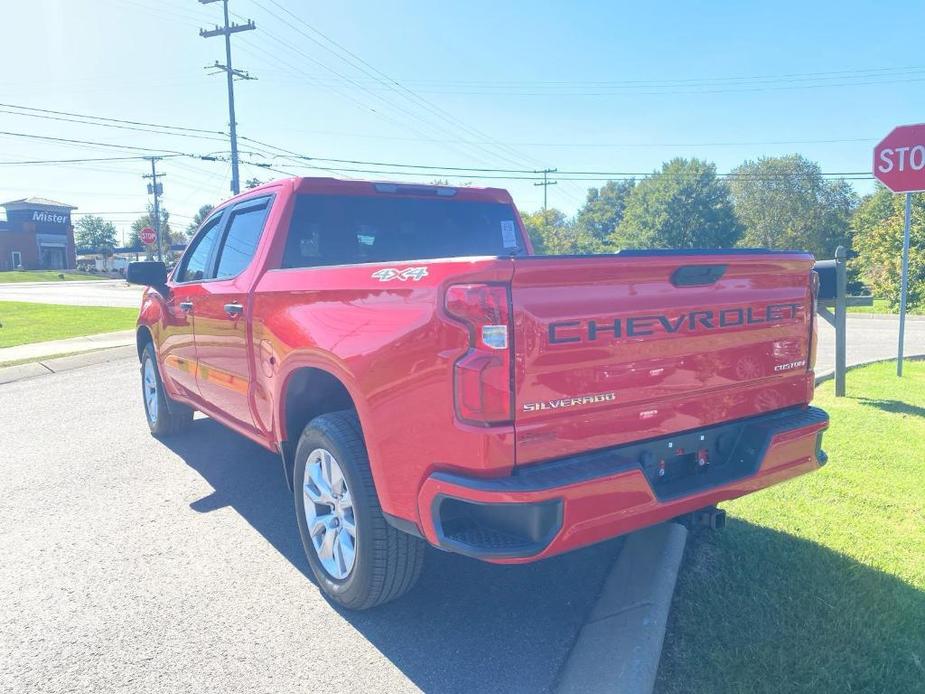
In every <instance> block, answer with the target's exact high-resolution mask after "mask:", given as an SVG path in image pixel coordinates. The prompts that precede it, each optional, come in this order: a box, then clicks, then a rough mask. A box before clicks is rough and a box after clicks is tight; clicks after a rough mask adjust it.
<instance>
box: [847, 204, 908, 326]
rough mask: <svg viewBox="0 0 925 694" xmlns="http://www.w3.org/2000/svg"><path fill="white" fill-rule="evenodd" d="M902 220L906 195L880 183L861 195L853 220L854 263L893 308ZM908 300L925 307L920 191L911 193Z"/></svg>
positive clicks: (899, 266) (896, 300)
mask: <svg viewBox="0 0 925 694" xmlns="http://www.w3.org/2000/svg"><path fill="white" fill-rule="evenodd" d="M904 222H905V196H903V195H894V194H893V193H891V192H890V191H889V190H887V189H886V188H884V187H882V186H879V187H878V189H877V190H876V191H875V192H874V193H872V194H871V195H868V196H867V197H866V198H864V200H863V202H862V203H861V205H860V206H859V207H858V209H857V212H856V213H855V215H854V218H853V219H852V230H853V231H854V239H853V240H854V247H855V250H857V251H858V257H857V258H856V260H855V261H854V262H855V263H856V264H857V265H858V267H859V269H860V271H861V276H862V277H863V278H864V281H865V282H866V283H867V285H868V286H869V287H870V288H871V290H872V291H873V293H874V295H875V296H878V297H882V298H885V299H887V300H888V301H889V302H890V306H892V307H894V308H895V307H897V306H899V293H900V276H901V273H902V248H903V225H904ZM908 302H909V307H910V308H915V307H917V306H925V195H923V194H921V193H916V194H915V195H913V196H912V226H911V228H910V238H909V294H908Z"/></svg>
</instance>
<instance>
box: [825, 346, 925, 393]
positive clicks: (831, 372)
mask: <svg viewBox="0 0 925 694" xmlns="http://www.w3.org/2000/svg"><path fill="white" fill-rule="evenodd" d="M923 359H925V353H920V354H907V355H904V356H903V360H904V361H922V360H923ZM887 361H896V357H886V358H885V359H869V360H868V361H859V362H858V363H857V364H849V365H848V366H847V367H846V368H845V371H853V370H854V369H860V368H861V367H862V366H870V365H871V364H882V363H884V362H887ZM833 378H835V369H828V370H826V371H823V372H822V373H820V374H816V385H817V386H818V385H819V384H820V383H825V382H826V381H831V380H832V379H833Z"/></svg>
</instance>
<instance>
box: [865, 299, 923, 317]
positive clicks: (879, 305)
mask: <svg viewBox="0 0 925 694" xmlns="http://www.w3.org/2000/svg"><path fill="white" fill-rule="evenodd" d="M848 313H896V314H898V313H899V308H898V307H897V308H890V302H889V301H887V300H886V299H874V305H873V306H849V307H848ZM908 313H909V315H912V316H925V306H919V307H917V308H909V309H908Z"/></svg>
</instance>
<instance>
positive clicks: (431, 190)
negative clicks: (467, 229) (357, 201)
mask: <svg viewBox="0 0 925 694" xmlns="http://www.w3.org/2000/svg"><path fill="white" fill-rule="evenodd" d="M281 184H282V185H289V186H291V187H292V190H293V191H296V192H299V193H327V194H329V195H401V196H410V197H434V196H440V197H447V198H455V199H459V200H483V201H490V202H501V203H513V200H512V198H511V194H510V193H509V192H508V191H506V190H505V189H503V188H482V187H476V186H448V185H437V184H433V183H414V182H407V181H385V180H375V181H374V180H365V181H359V180H349V181H348V180H343V179H339V178H333V177H330V176H293V177H291V178H281V179H276V180H273V181H269V182H267V183H264V184H262V185H260V186H257V187H256V188H251V189H248V190H245V191H242V192H241V193H239V194H238V195H236V196H234V198H231V200H234V199H236V198H239V197H243V196H245V195H252V194H253V193H254V192H257V191H263V190H267V191H270V190H272V189H274V188H278V187H279V186H280V185H281ZM225 202H228V201H225Z"/></svg>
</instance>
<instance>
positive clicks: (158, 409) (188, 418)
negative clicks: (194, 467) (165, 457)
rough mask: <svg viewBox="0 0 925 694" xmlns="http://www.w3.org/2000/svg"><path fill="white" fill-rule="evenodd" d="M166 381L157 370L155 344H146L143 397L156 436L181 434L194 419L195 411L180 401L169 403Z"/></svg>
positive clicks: (144, 351) (142, 375) (142, 372)
mask: <svg viewBox="0 0 925 694" xmlns="http://www.w3.org/2000/svg"><path fill="white" fill-rule="evenodd" d="M168 397H169V396H168V395H167V393H165V392H164V382H163V381H162V380H161V375H160V373H159V372H158V370H157V359H156V358H155V356H154V345H152V344H151V343H150V342H149V343H148V344H147V345H145V348H144V350H143V351H142V353H141V399H142V401H143V402H144V405H145V418H146V419H147V421H148V428H150V429H151V433H152V434H153V435H154V436H169V435H171V434H179V433H180V432H181V431H183V430H184V429H186V428H187V427H188V426H189V425H190V423H191V422H192V421H193V411H192V410H191V409H189V408H188V407H186V406H184V405H181V404H179V403H171V406H168V404H167V398H168Z"/></svg>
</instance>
